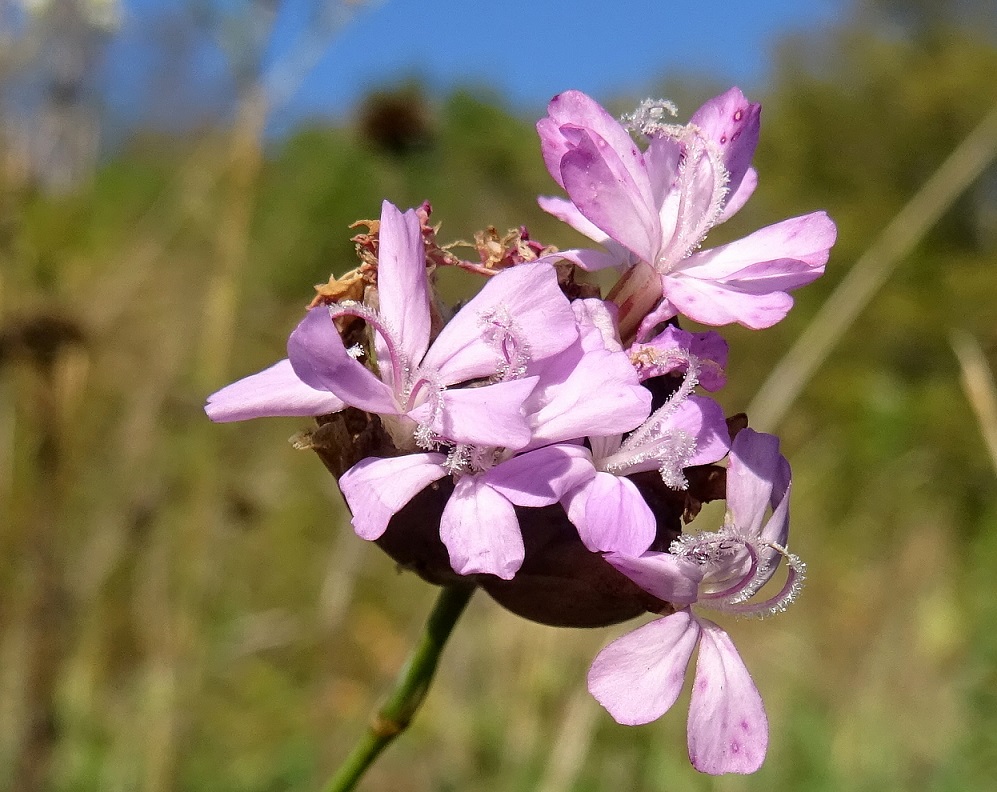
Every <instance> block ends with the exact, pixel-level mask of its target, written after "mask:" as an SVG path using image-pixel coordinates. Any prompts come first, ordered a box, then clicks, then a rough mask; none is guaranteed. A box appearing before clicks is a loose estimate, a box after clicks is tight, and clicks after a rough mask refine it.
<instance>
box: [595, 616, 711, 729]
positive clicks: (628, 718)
mask: <svg viewBox="0 0 997 792" xmlns="http://www.w3.org/2000/svg"><path fill="white" fill-rule="evenodd" d="M699 633H700V627H699V624H697V623H696V621H695V620H694V619H693V617H692V614H691V613H689V611H688V610H681V611H678V612H677V613H673V614H672V615H671V616H666V617H664V618H663V619H656V620H655V621H653V622H650V623H648V624H645V625H644V626H643V627H638V628H637V629H636V630H634V631H633V632H630V633H627V634H626V635H624V636H623V637H622V638H617V639H616V640H615V641H613V642H612V643H611V644H609V646H607V647H606V648H605V649H603V650H602V651H601V652H600V653H599V655H598V656H597V657H596V658H595V661H594V662H593V663H592V667H591V668H590V669H589V673H588V688H589V692H590V693H591V694H592V695H593V696H594V697H595V699H596V701H598V702H599V703H600V704H602V706H604V707H605V708H606V709H607V710H608V711H609V714H610V715H612V716H613V718H614V719H615V720H616V721H617V723H622V724H625V725H627V726H636V725H638V724H641V723H650V722H651V721H653V720H657V719H658V718H660V717H661V716H662V715H664V714H665V713H666V712H667V711H668V709H669V708H670V707H671V706H672V704H674V703H675V700H676V699H677V698H678V696H679V693H680V692H681V691H682V684H683V682H684V681H685V672H686V668H687V667H688V665H689V660H690V659H691V658H692V652H693V650H694V649H695V648H696V642H697V641H698V640H699Z"/></svg>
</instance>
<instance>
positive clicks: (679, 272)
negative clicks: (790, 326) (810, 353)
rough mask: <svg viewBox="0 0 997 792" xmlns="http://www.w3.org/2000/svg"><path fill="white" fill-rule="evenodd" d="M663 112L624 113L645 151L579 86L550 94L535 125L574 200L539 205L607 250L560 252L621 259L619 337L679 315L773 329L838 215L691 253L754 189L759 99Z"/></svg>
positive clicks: (595, 264)
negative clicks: (686, 113)
mask: <svg viewBox="0 0 997 792" xmlns="http://www.w3.org/2000/svg"><path fill="white" fill-rule="evenodd" d="M665 110H668V111H669V112H671V111H672V110H671V108H670V106H666V105H664V104H662V103H651V102H645V103H644V104H643V105H642V106H641V108H639V109H638V111H637V112H636V113H634V114H633V116H631V117H630V118H628V119H627V120H628V121H629V123H630V125H631V127H632V128H633V129H634V130H635V131H637V132H639V133H641V134H642V135H643V136H644V137H645V138H646V139H647V141H648V144H647V148H646V149H645V150H643V151H642V150H641V149H640V148H639V147H638V146H637V144H636V143H635V142H634V140H633V139H632V138H631V136H630V133H629V132H628V130H627V129H626V128H625V127H624V126H623V125H621V124H620V123H619V122H617V121H616V120H615V119H614V118H613V117H612V116H610V115H609V113H607V112H606V111H605V110H604V109H603V108H602V107H601V106H599V104H597V103H596V102H595V101H594V100H592V99H591V98H589V97H588V96H586V95H585V94H583V93H581V92H579V91H566V92H564V93H562V94H559V95H558V96H555V97H554V99H552V100H551V102H550V105H549V106H548V108H547V113H548V115H547V117H546V118H544V119H541V120H540V122H539V123H538V124H537V130H538V132H539V133H540V140H541V146H542V150H543V155H544V160H545V162H546V164H547V169H548V170H549V171H550V173H551V175H552V176H553V177H554V179H555V180H556V181H557V183H558V184H559V185H561V187H563V188H564V189H565V191H566V192H567V193H568V196H569V198H570V201H566V200H564V199H559V198H540V205H541V206H542V207H543V208H544V209H545V210H547V211H548V212H550V213H551V214H554V215H555V216H557V217H559V218H560V219H562V220H564V221H565V222H567V223H568V224H570V225H571V226H573V227H574V228H575V229H577V230H578V231H580V232H581V233H583V234H585V235H586V236H588V237H589V238H591V239H593V240H594V241H596V242H598V243H600V244H601V245H602V246H603V247H604V248H605V249H606V252H605V253H601V252H598V251H568V252H567V253H565V256H566V257H567V258H569V259H570V260H572V261H574V262H575V263H577V264H579V265H580V266H582V267H585V268H587V269H600V268H603V267H607V266H613V265H616V266H622V267H626V268H628V272H627V274H626V275H625V276H624V280H623V281H621V284H619V285H618V287H617V290H616V293H615V294H614V295H611V297H612V298H613V299H615V300H616V301H617V302H618V304H619V305H620V309H621V319H620V324H621V332H622V333H623V335H624V337H628V336H629V333H630V331H631V330H632V328H634V327H636V326H637V324H638V323H641V329H640V336H645V335H646V334H647V333H648V332H649V331H650V330H651V329H652V328H653V327H654V326H655V325H657V324H659V323H660V322H662V321H664V320H666V319H669V318H671V317H672V316H675V315H677V314H679V313H681V314H684V315H685V316H688V317H689V318H691V319H695V320H696V321H699V322H703V323H705V324H710V325H725V324H730V323H732V322H739V323H740V324H743V325H745V326H746V327H750V328H754V329H758V328H763V327H769V326H771V325H773V324H775V323H776V322H778V321H779V320H781V319H782V318H783V317H784V316H785V315H786V314H787V313H788V311H789V309H790V307H791V306H792V304H793V300H792V298H791V297H790V296H789V294H788V292H789V291H790V290H792V289H795V288H797V287H799V286H803V285H805V284H807V283H810V282H811V281H813V280H814V279H816V278H817V277H819V276H820V275H821V274H822V273H823V271H824V264H825V263H826V262H827V258H828V252H829V249H830V247H831V245H832V244H833V243H834V239H835V233H836V232H835V227H834V224H833V223H832V222H831V220H830V219H829V218H828V217H827V215H826V214H825V213H824V212H814V213H812V214H809V215H805V216H802V217H796V218H793V219H791V220H785V221H783V222H781V223H777V224H775V225H772V226H768V227H767V228H763V229H761V230H760V231H756V232H755V233H753V234H750V235H749V236H747V237H745V238H744V239H741V240H738V241H736V242H732V243H730V244H727V245H723V246H721V247H719V248H714V249H712V250H704V251H699V252H696V251H697V248H698V247H699V245H700V243H701V242H702V241H703V239H704V237H705V236H706V234H707V232H708V231H709V230H710V228H712V227H713V226H714V225H716V224H718V223H722V222H723V221H724V220H726V219H728V218H729V217H731V216H732V215H733V214H734V213H735V212H737V211H738V210H739V209H740V208H741V207H742V206H743V205H744V203H745V201H747V199H748V198H749V197H750V195H751V193H752V192H753V191H754V188H755V185H756V184H757V174H756V172H755V171H754V169H753V168H751V167H750V163H751V157H752V155H753V153H754V149H755V146H756V144H757V142H758V130H759V114H760V110H761V108H760V105H758V104H753V103H750V102H748V101H747V100H746V99H745V98H744V96H743V94H742V93H741V92H740V91H739V90H738V89H737V88H731V89H730V90H729V91H727V92H726V93H724V94H721V95H720V96H717V97H715V98H714V99H711V100H710V101H708V102H707V103H706V104H704V105H703V106H702V107H701V108H699V110H697V111H696V112H695V113H694V114H693V116H692V119H691V120H690V123H689V124H687V125H685V126H681V125H675V124H668V123H665V122H664V118H665V113H664V111H665Z"/></svg>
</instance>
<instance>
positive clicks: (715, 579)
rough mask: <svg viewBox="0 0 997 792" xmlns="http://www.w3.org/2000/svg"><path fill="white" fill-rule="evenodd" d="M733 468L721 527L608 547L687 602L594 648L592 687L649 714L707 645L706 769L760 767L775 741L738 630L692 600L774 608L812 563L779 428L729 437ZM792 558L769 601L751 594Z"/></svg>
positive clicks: (625, 715)
mask: <svg viewBox="0 0 997 792" xmlns="http://www.w3.org/2000/svg"><path fill="white" fill-rule="evenodd" d="M727 476H728V479H727V508H728V510H727V518H726V520H725V522H724V526H723V527H722V528H721V530H720V531H717V532H715V533H702V534H693V535H684V536H682V537H680V539H679V540H677V541H676V542H675V543H673V545H672V548H671V552H670V553H646V554H644V555H643V556H641V557H639V558H626V557H623V556H620V555H610V556H607V560H608V561H610V563H612V564H613V565H614V566H615V567H616V568H617V569H619V570H620V571H621V572H623V573H624V574H626V575H627V576H628V577H630V578H631V579H632V580H633V581H634V582H636V583H637V584H638V585H640V586H641V587H642V588H644V589H645V590H647V591H648V592H650V593H651V594H653V595H654V596H656V597H658V598H659V599H662V600H665V601H668V602H671V603H673V604H675V605H677V606H682V607H681V609H680V610H678V611H676V612H675V613H672V614H671V615H669V616H665V617H663V618H661V619H657V620H655V621H652V622H650V623H648V624H645V625H644V626H643V627H639V628H638V629H636V630H634V631H633V632H631V633H628V634H627V635H624V636H623V637H622V638H618V639H617V640H615V641H613V642H612V643H611V644H609V645H608V646H607V647H606V648H605V649H603V650H602V652H600V653H599V655H598V657H596V659H595V661H594V662H593V664H592V667H591V669H590V671H589V677H588V683H589V690H590V691H591V693H592V695H593V696H595V698H596V699H597V700H598V701H599V703H601V704H602V705H603V706H604V707H605V708H606V709H607V710H608V711H609V713H610V714H611V715H612V716H613V717H614V718H615V719H616V720H617V721H618V722H620V723H624V724H629V725H634V724H640V723H648V722H650V721H652V720H655V719H657V718H659V717H661V715H663V714H664V713H665V712H666V711H667V710H668V709H669V708H670V707H671V706H672V704H674V703H675V701H676V699H677V698H678V696H679V693H680V692H681V689H682V685H683V680H684V678H685V674H686V669H687V667H688V665H689V663H690V661H691V659H692V655H693V652H694V651H695V649H696V647H697V646H698V647H699V658H698V660H697V662H696V672H695V679H694V681H693V688H692V698H691V700H690V704H689V720H688V726H687V733H688V745H689V758H690V760H691V761H692V764H693V765H694V766H695V767H696V769H697V770H700V771H701V772H705V773H711V774H721V773H752V772H754V771H755V770H757V769H758V768H759V767H760V766H761V764H762V761H763V760H764V758H765V753H766V750H767V747H768V719H767V717H766V715H765V708H764V706H763V704H762V700H761V696H760V695H759V693H758V689H757V688H756V687H755V684H754V682H753V681H752V679H751V675H750V674H749V673H748V670H747V669H746V668H745V666H744V663H743V662H742V660H741V658H740V655H738V653H737V649H736V648H735V647H734V644H733V642H732V641H731V640H730V637H729V636H728V635H727V633H726V632H725V631H724V630H722V629H721V628H720V627H719V626H718V625H716V624H714V623H713V622H712V621H710V620H708V619H705V618H702V617H700V616H697V615H696V614H695V613H693V611H692V608H691V607H690V606H691V605H692V604H693V603H699V604H700V605H704V606H706V607H710V608H713V609H716V610H720V611H724V612H727V613H737V614H751V615H765V614H770V613H776V612H779V611H781V610H785V608H786V607H787V605H788V604H789V603H790V602H791V601H792V600H793V599H794V598H795V597H796V595H797V594H798V593H799V589H800V587H801V585H802V579H803V573H804V565H803V564H802V563H801V562H800V560H799V559H798V558H796V556H793V555H791V554H790V553H789V552H788V551H787V550H786V540H787V538H788V535H789V485H790V471H789V463H788V462H787V461H786V459H785V457H783V456H782V455H781V454H780V453H779V444H778V440H777V439H776V438H775V437H773V436H772V435H764V434H759V433H757V432H754V431H752V430H750V429H744V430H742V431H741V432H740V433H739V434H738V435H737V437H736V438H735V440H734V443H733V444H732V447H731V452H730V463H729V466H728V469H727ZM770 507H771V509H772V513H771V516H770V517H769V518H768V520H765V513H766V511H767V509H768V508H770ZM782 558H785V559H786V560H787V562H788V566H789V571H788V574H787V578H786V582H785V584H784V585H783V586H782V589H781V590H780V591H779V592H778V593H777V594H775V595H773V596H771V597H768V598H766V599H765V600H764V601H761V602H751V601H749V600H752V599H753V598H754V597H755V595H756V594H757V593H758V592H759V590H760V589H761V588H762V586H764V585H765V583H767V582H768V581H769V580H770V579H771V578H772V575H773V574H774V572H775V570H776V568H777V567H778V565H779V562H780V560H781V559H782Z"/></svg>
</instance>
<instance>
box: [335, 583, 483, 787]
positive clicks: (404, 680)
mask: <svg viewBox="0 0 997 792" xmlns="http://www.w3.org/2000/svg"><path fill="white" fill-rule="evenodd" d="M473 593H474V586H446V587H444V588H443V590H442V591H441V592H440V596H439V597H438V598H437V600H436V604H435V605H434V606H433V612H432V613H430V614H429V618H428V619H427V620H426V627H425V629H424V630H423V631H422V637H421V638H420V639H419V643H418V644H417V645H416V647H415V649H413V650H412V654H410V655H409V658H408V660H407V661H406V662H405V665H404V667H403V668H402V670H401V671H400V672H399V674H398V678H397V679H396V680H395V687H394V689H393V690H392V691H391V693H390V694H389V695H388V698H387V700H386V701H385V702H384V704H383V705H382V706H381V708H380V710H378V712H377V714H376V715H375V716H374V719H373V721H372V722H371V724H370V726H369V728H368V729H367V732H366V734H364V736H363V737H362V738H361V740H360V742H358V743H357V745H356V747H354V749H353V751H352V752H351V753H350V755H349V756H348V757H346V760H345V761H344V762H343V764H342V765H340V767H339V770H337V771H336V774H335V775H334V776H333V777H332V778H331V779H329V782H328V783H327V784H326V785H325V787H323V792H348V790H351V789H355V788H356V785H357V783H358V782H359V781H360V779H361V778H362V777H363V774H364V773H366V772H367V768H369V767H370V766H371V765H372V764H373V763H374V760H375V759H377V757H378V756H379V755H380V754H381V751H383V750H384V749H385V748H387V747H388V745H389V744H390V743H391V741H392V740H394V739H395V737H397V736H398V735H399V734H401V733H402V732H403V731H405V729H406V728H407V727H408V725H409V723H410V722H411V721H412V718H413V717H414V716H415V713H416V711H417V710H418V709H419V705H420V704H422V700H423V699H424V698H425V697H426V693H427V691H428V690H429V685H430V683H431V682H432V681H433V675H434V674H435V673H436V666H437V664H438V663H439V660H440V653H441V652H442V651H443V647H444V645H445V644H446V642H447V639H448V638H449V637H450V633H451V632H452V631H453V628H454V625H456V624H457V619H459V618H460V615H461V613H463V612H464V608H465V607H466V606H467V603H468V601H469V600H470V599H471V595H472V594H473Z"/></svg>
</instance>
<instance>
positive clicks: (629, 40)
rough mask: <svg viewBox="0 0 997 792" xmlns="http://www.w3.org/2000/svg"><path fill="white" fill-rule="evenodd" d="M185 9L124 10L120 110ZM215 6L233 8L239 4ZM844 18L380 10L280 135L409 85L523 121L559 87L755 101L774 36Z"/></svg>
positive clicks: (602, 4)
mask: <svg viewBox="0 0 997 792" xmlns="http://www.w3.org/2000/svg"><path fill="white" fill-rule="evenodd" d="M183 1H184V0H125V3H126V9H127V10H126V14H127V16H126V19H127V20H128V22H127V24H126V28H125V31H124V33H125V35H124V36H123V39H124V40H123V41H122V42H121V43H119V45H118V46H117V48H116V53H117V54H116V56H115V60H116V62H114V63H112V70H113V72H114V73H115V74H116V75H117V78H116V79H117V80H118V81H119V83H120V84H119V86H118V101H119V102H123V103H127V102H128V101H129V98H128V97H129V96H134V97H135V99H136V100H137V97H138V94H139V93H142V90H141V88H140V87H139V85H140V82H141V81H142V80H143V78H142V76H141V75H142V72H143V65H144V64H143V61H144V60H146V59H147V58H148V56H147V54H145V53H146V51H147V49H148V47H147V45H144V44H143V40H146V41H149V40H152V37H154V36H155V33H156V30H155V25H156V24H157V23H156V22H155V21H154V19H155V18H156V15H157V14H161V13H162V12H163V9H171V8H172V9H176V8H178V7H180V6H181V4H182V3H183ZM189 1H190V0H188V2H189ZM204 1H205V0H201V2H204ZM214 4H215V5H216V6H218V7H228V8H240V7H241V3H239V2H238V1H237V0H214ZM312 5H313V3H312V2H309V0H285V3H284V4H283V8H284V11H283V13H282V15H281V16H280V18H279V19H278V22H277V28H276V30H277V35H276V36H275V39H274V42H273V45H272V47H271V49H270V51H269V53H268V61H269V62H275V61H279V60H281V59H282V57H283V56H284V55H285V54H286V53H287V52H288V50H289V48H290V43H291V42H292V41H294V40H295V36H296V34H297V33H298V32H300V30H301V28H302V25H303V22H304V19H305V14H306V11H305V9H307V8H309V7H311V6H312ZM846 6H847V0H741V1H740V2H738V0H695V2H688V0H687V1H686V2H677V1H676V0H643V1H640V2H639V1H638V0H615V2H614V0H575V1H574V2H545V0H504V1H502V2H499V1H498V0H488V1H486V0H478V1H477V2H476V1H475V0H374V2H370V3H367V5H366V6H365V7H363V8H361V9H360V10H359V11H358V12H357V13H356V14H355V15H354V16H353V18H352V19H351V20H350V21H349V22H348V23H347V24H346V25H345V26H344V27H343V28H342V29H341V30H340V32H339V34H338V35H337V36H336V37H334V38H333V39H331V41H330V42H329V44H328V46H327V47H324V48H323V49H322V52H321V57H318V58H316V62H315V63H314V68H313V69H311V71H310V72H309V73H308V74H307V77H305V79H304V80H303V81H301V82H300V85H299V86H298V88H297V90H296V91H295V92H294V94H293V95H292V96H291V97H290V98H289V101H288V102H287V104H286V106H285V107H284V108H283V109H282V111H281V112H280V113H279V115H278V118H277V119H276V122H277V124H278V125H279V126H281V127H286V126H288V125H293V123H294V122H295V121H296V120H299V119H301V118H304V117H308V116H332V117H342V116H344V115H346V114H348V113H349V111H350V109H351V108H352V107H353V106H354V105H355V104H356V102H357V100H358V99H359V98H360V97H362V96H363V95H364V93H365V92H367V91H369V90H370V89H372V88H377V87H383V86H385V85H390V84H391V83H392V82H396V81H398V80H400V79H404V78H406V77H413V76H414V77H419V78H420V79H422V80H423V81H424V82H426V83H427V84H428V85H429V86H430V87H431V88H433V89H436V90H446V89H448V88H451V87H453V86H455V85H467V84H482V85H488V86H491V87H493V88H494V89H496V90H497V91H498V93H499V94H500V95H501V96H503V97H505V98H506V99H507V100H508V101H509V102H510V103H511V104H513V105H514V106H517V107H520V108H522V109H523V110H526V111H530V112H537V111H538V110H541V109H542V108H543V106H544V105H545V103H546V101H547V100H548V99H549V98H550V97H551V96H553V95H554V94H556V93H558V92H559V91H562V90H565V89H566V88H579V89H581V90H583V91H586V92H588V93H590V94H592V95H593V96H595V97H596V98H600V99H608V98H610V97H612V96H614V95H617V94H623V93H626V94H633V93H635V92H642V91H643V89H644V87H645V86H648V85H650V84H652V83H654V82H655V81H659V80H661V79H662V78H665V77H667V76H668V75H669V74H682V75H689V74H706V75H709V76H711V77H713V78H715V79H716V80H717V81H719V82H722V83H730V84H739V85H741V86H742V87H743V88H744V89H746V90H749V91H750V90H751V89H759V88H762V87H764V84H765V79H766V75H767V72H768V69H769V66H770V65H771V59H772V55H773V47H774V44H775V43H776V42H777V41H778V40H779V39H780V38H781V37H783V36H785V35H786V34H787V33H790V32H793V31H813V30H816V29H820V28H821V27H823V26H826V25H828V24H832V23H833V22H834V21H836V20H837V19H839V18H840V17H841V16H842V15H843V14H844V13H845V10H846ZM207 49H208V50H210V47H208V48H207ZM195 60H196V63H195V64H194V65H191V63H188V64H186V65H185V66H184V67H183V70H185V71H186V73H189V74H190V75H191V79H194V80H199V79H203V81H204V82H205V83H206V84H207V83H209V82H210V77H211V76H212V73H213V72H218V73H223V72H224V60H223V59H222V57H221V56H220V54H219V53H217V52H211V51H206V52H201V53H200V54H199V55H198V56H197V57H196V59H195ZM146 68H147V69H148V68H150V67H148V66H146ZM159 68H160V69H161V68H162V64H161V63H160V64H159ZM296 71H298V72H300V71H301V70H300V69H296Z"/></svg>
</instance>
